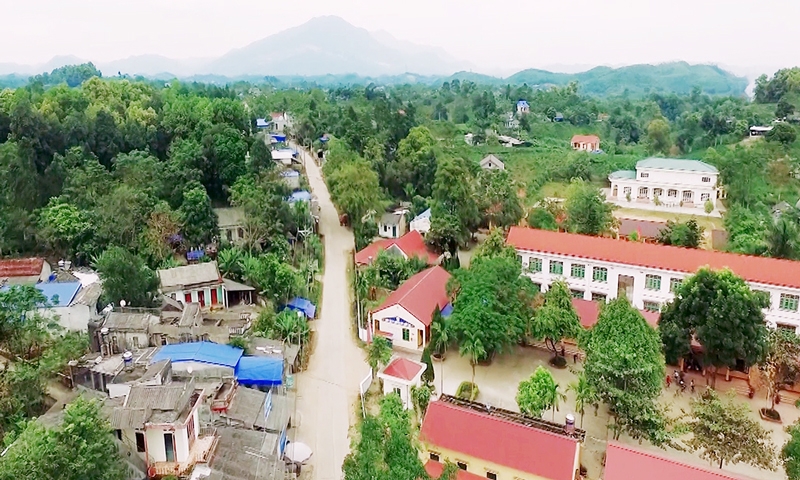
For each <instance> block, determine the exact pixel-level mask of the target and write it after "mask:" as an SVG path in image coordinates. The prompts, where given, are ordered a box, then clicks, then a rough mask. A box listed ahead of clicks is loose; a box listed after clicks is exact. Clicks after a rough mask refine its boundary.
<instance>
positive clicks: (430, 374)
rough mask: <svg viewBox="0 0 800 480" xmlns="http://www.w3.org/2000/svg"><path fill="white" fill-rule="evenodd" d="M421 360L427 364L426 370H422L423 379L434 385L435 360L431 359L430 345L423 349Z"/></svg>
mask: <svg viewBox="0 0 800 480" xmlns="http://www.w3.org/2000/svg"><path fill="white" fill-rule="evenodd" d="M420 361H421V362H422V363H424V364H425V371H424V372H422V381H423V382H424V383H425V384H426V385H432V384H433V380H434V379H435V376H436V375H435V373H434V371H433V360H431V347H430V345H428V346H426V347H425V348H424V349H423V350H422V359H421V360H420Z"/></svg>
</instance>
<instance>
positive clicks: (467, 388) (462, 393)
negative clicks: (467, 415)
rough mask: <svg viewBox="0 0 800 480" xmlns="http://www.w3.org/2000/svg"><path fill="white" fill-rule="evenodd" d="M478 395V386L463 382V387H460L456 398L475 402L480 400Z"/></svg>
mask: <svg viewBox="0 0 800 480" xmlns="http://www.w3.org/2000/svg"><path fill="white" fill-rule="evenodd" d="M478 393H479V391H478V385H476V384H474V383H472V382H461V385H459V386H458V390H456V397H458V398H463V399H464V400H469V401H470V402H473V401H475V399H476V398H478Z"/></svg>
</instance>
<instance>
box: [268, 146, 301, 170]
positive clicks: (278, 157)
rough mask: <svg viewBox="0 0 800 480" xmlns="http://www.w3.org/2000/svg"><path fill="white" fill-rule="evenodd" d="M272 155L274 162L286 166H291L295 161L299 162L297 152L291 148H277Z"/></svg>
mask: <svg viewBox="0 0 800 480" xmlns="http://www.w3.org/2000/svg"><path fill="white" fill-rule="evenodd" d="M270 153H271V154H272V161H274V162H278V163H280V164H282V165H285V166H289V165H291V164H292V162H293V161H296V160H297V158H296V156H297V152H295V151H294V150H292V149H291V148H276V149H274V150H272V152H270Z"/></svg>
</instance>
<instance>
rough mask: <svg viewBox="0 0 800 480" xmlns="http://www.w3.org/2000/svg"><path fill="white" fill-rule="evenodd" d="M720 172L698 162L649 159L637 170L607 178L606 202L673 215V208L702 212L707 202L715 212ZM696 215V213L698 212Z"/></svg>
mask: <svg viewBox="0 0 800 480" xmlns="http://www.w3.org/2000/svg"><path fill="white" fill-rule="evenodd" d="M718 180H719V171H718V170H717V169H716V167H714V166H713V165H709V164H707V163H704V162H701V161H699V160H684V159H678V158H657V157H651V158H646V159H644V160H640V161H638V162H637V163H636V170H619V171H616V172H614V173H612V174H611V175H609V176H608V181H609V182H611V191H610V193H609V200H611V201H612V202H615V203H619V204H621V205H624V204H626V203H630V204H631V205H630V206H631V207H633V208H635V207H636V204H639V205H641V204H647V209H649V210H664V211H674V210H675V208H676V207H682V208H697V209H699V210H700V211H704V209H705V204H706V202H709V201H710V202H711V204H712V205H714V210H716V200H717V198H718V193H719V188H718V185H717V183H718ZM698 213H699V212H698Z"/></svg>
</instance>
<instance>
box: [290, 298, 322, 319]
mask: <svg viewBox="0 0 800 480" xmlns="http://www.w3.org/2000/svg"><path fill="white" fill-rule="evenodd" d="M286 308H288V309H289V310H294V311H301V312H303V313H305V314H306V317H308V318H314V316H316V314H317V306H316V305H314V304H313V303H311V300H308V299H306V298H303V297H294V298H293V299H292V301H291V302H289V303H287V304H286Z"/></svg>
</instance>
